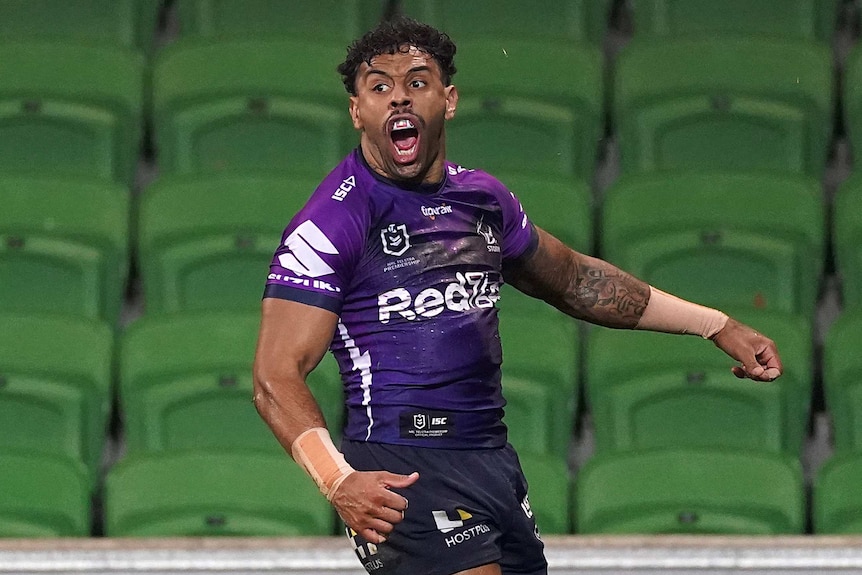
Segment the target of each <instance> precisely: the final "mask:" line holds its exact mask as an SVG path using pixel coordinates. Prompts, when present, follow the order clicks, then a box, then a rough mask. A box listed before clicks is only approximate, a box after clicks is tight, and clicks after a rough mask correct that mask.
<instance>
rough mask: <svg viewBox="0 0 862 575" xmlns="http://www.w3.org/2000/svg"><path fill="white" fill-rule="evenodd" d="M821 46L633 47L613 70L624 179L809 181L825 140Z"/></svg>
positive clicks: (829, 85) (712, 43)
mask: <svg viewBox="0 0 862 575" xmlns="http://www.w3.org/2000/svg"><path fill="white" fill-rule="evenodd" d="M833 83H834V82H833V78H832V53H831V50H830V49H829V47H828V46H827V45H821V44H813V43H806V42H790V41H784V40H772V39H762V38H732V39H727V38H701V39H684V40H675V41H652V42H650V41H633V42H631V43H630V44H628V45H627V46H626V47H625V48H624V50H623V51H622V52H621V54H620V56H619V58H618V60H617V65H616V69H615V72H614V88H613V90H614V95H613V102H614V103H613V115H614V118H615V123H616V127H617V132H618V135H619V143H620V163H621V168H622V170H623V172H624V173H632V172H652V171H660V170H672V169H687V168H690V169H695V170H704V169H720V170H770V171H782V172H794V173H804V174H809V175H811V176H814V177H817V178H819V177H820V175H821V173H822V171H823V168H824V164H825V161H826V157H827V153H828V144H829V138H830V137H831V133H832V128H831V126H832V121H831V118H832V105H833Z"/></svg>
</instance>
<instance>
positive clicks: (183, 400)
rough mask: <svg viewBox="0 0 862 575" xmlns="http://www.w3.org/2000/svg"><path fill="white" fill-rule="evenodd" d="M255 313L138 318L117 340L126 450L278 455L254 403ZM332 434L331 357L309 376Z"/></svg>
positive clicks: (335, 401)
mask: <svg viewBox="0 0 862 575" xmlns="http://www.w3.org/2000/svg"><path fill="white" fill-rule="evenodd" d="M259 324H260V313H259V312H247V313H244V312H236V313H230V312H215V311H213V312H205V313H186V314H174V315H164V316H157V317H146V316H145V317H143V318H141V319H139V320H138V321H137V322H135V323H134V324H132V326H131V327H129V329H128V330H127V332H126V333H125V335H124V337H123V341H122V355H121V360H120V365H121V369H120V390H121V398H122V405H123V408H124V413H125V422H126V445H127V448H128V450H129V452H132V453H139V452H142V451H145V452H154V451H175V450H183V449H208V448H212V449H220V448H242V449H247V450H262V451H271V452H275V453H282V452H283V450H282V449H281V447H280V446H279V445H278V442H277V441H276V440H275V437H274V436H273V434H272V432H271V431H270V430H269V428H268V427H267V426H266V424H265V423H264V422H263V420H262V419H261V417H260V416H259V415H258V413H257V411H256V410H255V408H254V405H253V403H252V396H253V384H252V365H253V362H254V347H255V343H256V341H257V332H258V327H259ZM309 386H310V387H311V390H312V393H314V394H315V396H316V397H317V399H318V401H319V403H320V405H321V409H322V410H323V413H324V416H325V417H326V418H327V421H328V423H329V427H330V428H331V429H332V430H333V433H334V434H337V432H338V430H339V429H340V424H341V412H342V406H343V399H342V397H341V382H340V377H339V372H338V366H337V364H336V362H335V360H334V359H333V358H332V356H331V354H327V356H326V357H325V358H324V360H323V361H322V362H321V365H320V366H318V367H317V368H316V369H315V370H314V371H313V372H312V373H311V374H310V375H309Z"/></svg>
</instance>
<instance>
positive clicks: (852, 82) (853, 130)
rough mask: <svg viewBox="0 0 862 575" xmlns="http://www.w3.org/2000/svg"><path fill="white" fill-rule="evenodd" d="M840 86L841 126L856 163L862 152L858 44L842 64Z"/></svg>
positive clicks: (861, 71)
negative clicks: (847, 138)
mask: <svg viewBox="0 0 862 575" xmlns="http://www.w3.org/2000/svg"><path fill="white" fill-rule="evenodd" d="M842 86H843V99H842V103H843V112H844V117H843V125H844V126H845V128H846V131H847V135H848V137H849V139H850V147H851V149H852V150H854V152H853V153H854V155H855V158H856V159H857V162H858V158H859V156H860V151H862V46H860V45H858V44H857V45H856V46H855V47H854V48H853V50H851V52H850V54H849V55H848V56H847V59H846V61H845V63H844V73H843V82H842Z"/></svg>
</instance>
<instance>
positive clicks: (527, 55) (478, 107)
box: [446, 39, 603, 180]
mask: <svg viewBox="0 0 862 575" xmlns="http://www.w3.org/2000/svg"><path fill="white" fill-rule="evenodd" d="M457 58H458V59H457V66H458V73H457V75H456V77H455V79H454V80H453V82H454V83H455V85H456V86H457V87H458V93H459V102H458V108H457V111H456V114H455V117H454V118H453V119H452V120H450V121H449V123H448V124H447V127H446V133H447V149H446V153H447V156H448V157H449V158H450V159H451V160H452V161H454V162H457V163H460V164H462V165H464V166H465V167H468V168H480V169H485V170H489V171H491V172H492V173H493V172H495V171H497V170H500V171H507V172H509V173H513V172H522V173H530V174H537V175H543V176H547V175H551V176H553V175H554V174H557V175H566V176H576V177H578V178H581V179H585V180H589V179H590V178H591V177H592V174H593V169H594V167H595V162H596V154H597V150H598V147H599V142H600V140H601V138H602V136H603V127H602V126H603V124H602V118H603V116H602V105H603V104H602V99H603V78H602V59H601V53H600V52H599V50H598V48H596V47H592V46H576V45H570V44H565V43H560V42H556V43H554V42H550V41H547V40H509V41H506V42H505V45H504V46H501V44H500V41H499V40H487V39H477V40H471V41H465V42H461V43H459V45H458V56H457Z"/></svg>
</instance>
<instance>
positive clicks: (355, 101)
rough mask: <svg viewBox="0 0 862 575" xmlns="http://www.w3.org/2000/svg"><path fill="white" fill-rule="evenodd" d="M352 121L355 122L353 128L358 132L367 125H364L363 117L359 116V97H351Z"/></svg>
mask: <svg viewBox="0 0 862 575" xmlns="http://www.w3.org/2000/svg"><path fill="white" fill-rule="evenodd" d="M350 119H351V120H353V127H354V128H356V129H357V130H360V131H361V130H362V129H363V128H364V127H365V125H364V124H363V123H362V117H361V115H360V114H359V97H358V96H350Z"/></svg>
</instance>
